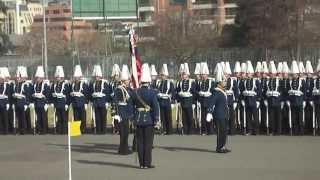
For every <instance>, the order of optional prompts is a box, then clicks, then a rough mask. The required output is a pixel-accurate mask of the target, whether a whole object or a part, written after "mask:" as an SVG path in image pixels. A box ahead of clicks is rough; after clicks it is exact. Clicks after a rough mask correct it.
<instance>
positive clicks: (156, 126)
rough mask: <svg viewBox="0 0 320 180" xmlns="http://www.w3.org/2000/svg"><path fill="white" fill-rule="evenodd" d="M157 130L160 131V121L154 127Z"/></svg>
mask: <svg viewBox="0 0 320 180" xmlns="http://www.w3.org/2000/svg"><path fill="white" fill-rule="evenodd" d="M154 127H155V128H156V129H157V130H160V127H161V123H160V121H158V122H157V124H156V125H155V126H154Z"/></svg>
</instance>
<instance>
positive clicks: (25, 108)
mask: <svg viewBox="0 0 320 180" xmlns="http://www.w3.org/2000/svg"><path fill="white" fill-rule="evenodd" d="M33 106H34V105H33ZM23 108H24V111H26V110H27V109H28V106H27V105H24V107H23Z"/></svg>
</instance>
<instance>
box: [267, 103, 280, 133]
mask: <svg viewBox="0 0 320 180" xmlns="http://www.w3.org/2000/svg"><path fill="white" fill-rule="evenodd" d="M269 123H270V126H271V130H272V133H274V134H281V133H282V118H281V107H280V106H278V107H271V106H269Z"/></svg>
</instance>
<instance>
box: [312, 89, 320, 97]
mask: <svg viewBox="0 0 320 180" xmlns="http://www.w3.org/2000/svg"><path fill="white" fill-rule="evenodd" d="M312 95H314V96H319V95H320V90H318V89H315V90H313V91H312Z"/></svg>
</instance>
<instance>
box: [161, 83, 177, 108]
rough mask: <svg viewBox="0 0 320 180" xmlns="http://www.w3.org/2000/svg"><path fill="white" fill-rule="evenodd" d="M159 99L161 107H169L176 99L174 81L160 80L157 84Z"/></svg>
mask: <svg viewBox="0 0 320 180" xmlns="http://www.w3.org/2000/svg"><path fill="white" fill-rule="evenodd" d="M157 91H158V101H159V105H160V106H161V107H169V106H171V103H172V102H173V101H174V99H175V87H174V85H173V83H172V81H170V80H168V79H166V80H160V81H159V83H158V84H157Z"/></svg>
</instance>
